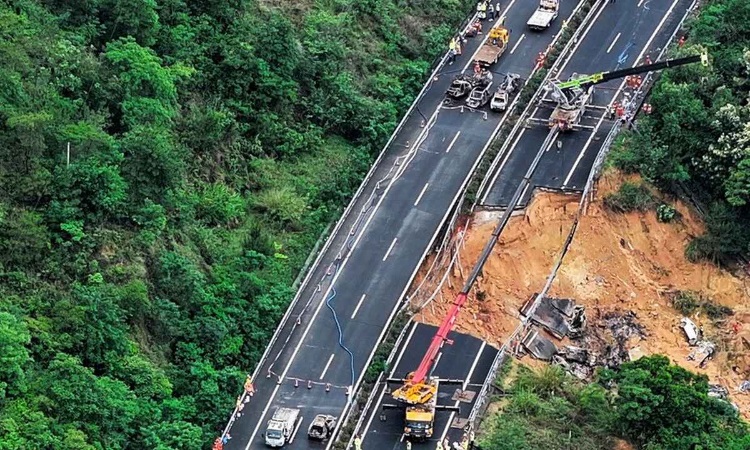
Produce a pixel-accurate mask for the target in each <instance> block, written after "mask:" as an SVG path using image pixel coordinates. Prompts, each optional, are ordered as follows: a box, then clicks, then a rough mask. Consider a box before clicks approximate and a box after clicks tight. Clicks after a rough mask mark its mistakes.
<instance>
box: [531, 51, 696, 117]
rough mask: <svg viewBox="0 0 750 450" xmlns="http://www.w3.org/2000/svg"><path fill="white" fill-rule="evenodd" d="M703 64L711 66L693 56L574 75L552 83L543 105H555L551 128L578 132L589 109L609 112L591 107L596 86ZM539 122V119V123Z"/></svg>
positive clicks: (598, 107) (549, 85) (546, 88)
mask: <svg viewBox="0 0 750 450" xmlns="http://www.w3.org/2000/svg"><path fill="white" fill-rule="evenodd" d="M698 61H701V62H702V63H703V65H707V64H708V59H707V56H706V55H705V54H704V55H693V56H688V57H684V58H677V59H669V60H665V61H660V62H656V63H653V64H645V65H641V66H636V67H630V68H627V69H620V70H613V71H611V72H599V73H595V74H593V75H579V74H576V73H574V74H573V75H571V77H570V78H569V79H568V80H566V81H556V80H555V81H551V82H549V83H548V84H547V86H545V90H546V91H547V95H548V97H545V98H542V100H541V102H546V103H551V104H554V105H555V109H554V111H552V114H551V115H550V117H549V120H548V121H547V123H548V125H549V127H550V128H552V127H555V126H557V127H558V128H559V129H560V131H567V130H577V129H581V128H589V127H584V126H582V125H581V124H580V122H581V119H582V118H583V115H584V113H585V112H586V109H587V108H597V109H606V108H605V107H601V106H591V102H592V100H593V96H594V86H595V85H597V84H601V83H606V82H607V81H610V80H615V79H618V78H623V77H628V76H634V75H637V74H640V73H646V72H652V71H656V70H662V69H669V68H673V67H678V66H682V65H685V64H692V63H695V62H698ZM535 120H536V119H535Z"/></svg>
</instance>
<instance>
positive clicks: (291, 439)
mask: <svg viewBox="0 0 750 450" xmlns="http://www.w3.org/2000/svg"><path fill="white" fill-rule="evenodd" d="M304 419H305V418H304V417H301V416H300V418H299V419H297V426H296V427H295V428H294V432H293V433H292V436H291V437H290V438H289V443H290V444H291V443H292V442H294V437H295V436H297V432H298V431H299V427H301V426H302V421H303V420H304Z"/></svg>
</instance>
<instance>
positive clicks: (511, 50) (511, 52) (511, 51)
mask: <svg viewBox="0 0 750 450" xmlns="http://www.w3.org/2000/svg"><path fill="white" fill-rule="evenodd" d="M525 37H526V33H524V34H522V35H521V37H520V38H518V41H517V42H516V45H514V46H513V48H512V49H510V54H511V55H512V54H513V52H515V51H516V49H517V48H518V46H519V45H520V44H521V41H523V38H525Z"/></svg>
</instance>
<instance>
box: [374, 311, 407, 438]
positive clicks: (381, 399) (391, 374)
mask: <svg viewBox="0 0 750 450" xmlns="http://www.w3.org/2000/svg"><path fill="white" fill-rule="evenodd" d="M416 329H417V324H416V323H414V326H412V328H411V331H410V332H409V335H408V336H407V337H406V340H405V341H404V343H403V344H402V347H401V351H400V352H399V354H398V356H397V357H396V361H394V363H393V369H391V373H390V375H388V377H389V378H392V377H393V374H394V373H396V368H397V367H398V363H399V362H401V357H402V356H404V352H405V351H406V347H408V346H409V342H411V338H412V336H413V335H414V331H416ZM384 396H385V386H384V387H383V389H382V390H381V391H380V396H379V397H378V401H377V402H375V408H377V406H378V405H379V404H380V402H382V401H383V397H384ZM375 416H376V414H375V410H372V413H371V414H370V419H369V420H368V421H367V424H366V425H365V428H364V430H362V433H361V436H363V437H364V436H367V430H369V429H370V425H372V419H374V418H375Z"/></svg>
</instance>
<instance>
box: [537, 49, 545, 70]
mask: <svg viewBox="0 0 750 450" xmlns="http://www.w3.org/2000/svg"><path fill="white" fill-rule="evenodd" d="M543 65H544V52H539V54H538V55H537V56H536V66H537V69H541V67H542V66H543Z"/></svg>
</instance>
